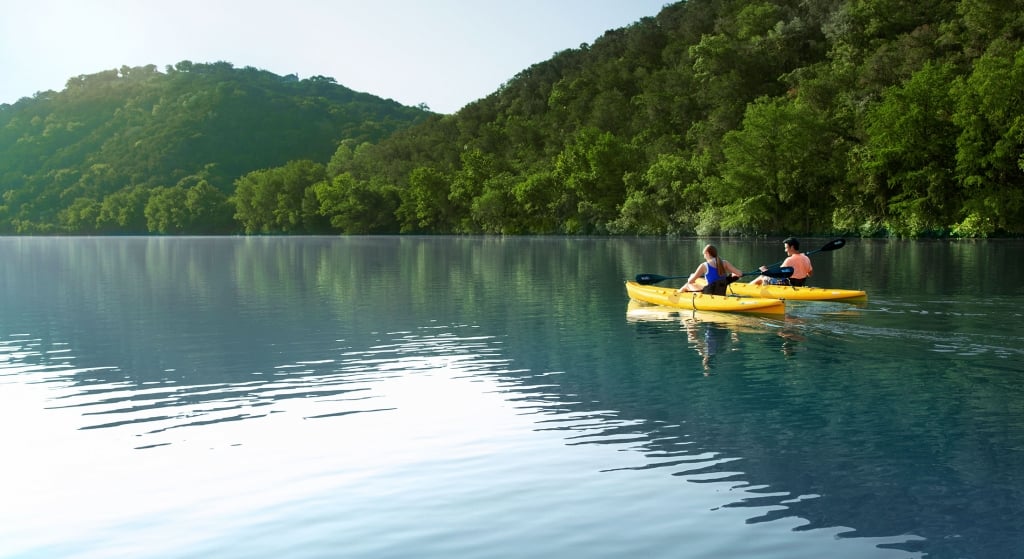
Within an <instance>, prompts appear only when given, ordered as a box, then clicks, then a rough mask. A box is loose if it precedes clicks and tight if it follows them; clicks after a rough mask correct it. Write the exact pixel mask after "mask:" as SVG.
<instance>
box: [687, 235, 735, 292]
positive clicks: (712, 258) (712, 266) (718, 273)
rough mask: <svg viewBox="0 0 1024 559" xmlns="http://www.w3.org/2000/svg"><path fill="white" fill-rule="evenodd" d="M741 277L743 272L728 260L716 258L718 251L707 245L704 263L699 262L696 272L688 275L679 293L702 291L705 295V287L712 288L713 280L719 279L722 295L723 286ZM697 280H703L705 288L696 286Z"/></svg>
mask: <svg viewBox="0 0 1024 559" xmlns="http://www.w3.org/2000/svg"><path fill="white" fill-rule="evenodd" d="M742 275H743V272H741V271H740V270H739V269H738V268H736V266H733V265H732V264H730V263H729V261H728V260H722V259H721V258H719V257H718V249H717V248H715V246H714V245H707V246H705V247H704V262H701V264H700V266H697V270H696V271H694V272H693V273H692V274H690V278H689V279H688V280H686V285H684V286H682V287H680V288H679V291H680V292H683V291H703V292H705V293H706V292H707V291H705V287H712V284H713V283H714V282H715V280H719V279H721V280H722V281H720V282H719V284H722V290H723V293H722V294H724V289H725V286H724V284H726V283H731V282H733V281H736V279H738V278H739V277H740V276H742ZM699 278H704V281H705V282H707V284H706V286H701V285H697V283H696V282H697V280H698V279H699ZM715 285H718V284H715Z"/></svg>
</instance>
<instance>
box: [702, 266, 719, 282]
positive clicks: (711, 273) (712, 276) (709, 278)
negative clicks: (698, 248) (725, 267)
mask: <svg viewBox="0 0 1024 559" xmlns="http://www.w3.org/2000/svg"><path fill="white" fill-rule="evenodd" d="M706 264H707V265H708V271H707V273H705V274H704V281H706V282H708V285H710V284H711V282H713V281H715V280H716V279H718V278H720V277H722V276H721V275H720V274H719V273H718V268H715V267H714V266H712V265H711V263H710V262H707V263H706Z"/></svg>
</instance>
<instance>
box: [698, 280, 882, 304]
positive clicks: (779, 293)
mask: <svg viewBox="0 0 1024 559" xmlns="http://www.w3.org/2000/svg"><path fill="white" fill-rule="evenodd" d="M700 281H703V280H700ZM727 290H728V293H729V294H730V295H739V296H740V297H758V298H767V299H786V300H789V301H839V300H850V301H865V300H867V298H868V294H867V293H866V292H864V291H858V290H856V289H829V288H825V287H793V286H791V285H754V284H752V283H741V282H738V281H736V282H733V283H730V284H729V287H728V288H727Z"/></svg>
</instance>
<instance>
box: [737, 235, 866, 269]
mask: <svg viewBox="0 0 1024 559" xmlns="http://www.w3.org/2000/svg"><path fill="white" fill-rule="evenodd" d="M844 246H846V239H832V240H831V241H829V242H827V243H825V246H823V247H821V248H816V249H814V250H809V251H807V252H805V253H804V254H805V255H807V256H810V255H812V254H814V253H816V252H829V251H832V250H837V249H840V248H843V247H844ZM785 261H786V259H785V258H783V259H782V260H779V261H778V262H776V263H774V264H769V265H767V266H765V268H769V269H771V268H774V267H776V266H778V265H780V264H782V263H783V262H785ZM753 274H761V275H765V276H767V275H768V274H767V273H766V272H762V271H760V270H757V271H756V272H747V273H745V274H743V275H744V276H747V275H753ZM769 277H772V276H769Z"/></svg>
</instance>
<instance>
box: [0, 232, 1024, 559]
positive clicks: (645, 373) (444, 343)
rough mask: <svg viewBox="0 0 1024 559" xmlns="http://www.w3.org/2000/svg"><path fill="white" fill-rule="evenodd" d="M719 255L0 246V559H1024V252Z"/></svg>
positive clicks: (294, 243)
mask: <svg viewBox="0 0 1024 559" xmlns="http://www.w3.org/2000/svg"><path fill="white" fill-rule="evenodd" d="M828 240H829V239H807V240H804V248H805V250H809V249H813V248H817V247H820V246H822V245H824V243H825V242H827V241H828ZM704 242H706V241H703V240H698V239H686V240H672V241H669V240H661V239H658V240H650V239H565V238H511V239H509V238H504V239H503V238H484V237H468V238H466V237H440V238H437V237H353V238H327V237H318V238H295V237H283V238H73V239H70V238H0V259H2V260H0V261H2V262H3V267H2V271H0V282H2V284H0V285H2V287H3V296H2V297H0V424H2V426H3V427H2V430H0V450H2V455H3V468H2V470H0V502H2V503H3V506H0V557H5V558H8V557H18V558H22V557H32V558H35V557H39V558H44V557H45V558H53V557H61V558H63V557H75V558H92V557H95V558H116V557H126V558H127V557H130V558H140V557H159V558H168V557H218V558H222V557H244V558H254V557H256V558H260V557H267V558H270V557H273V558H278V557H290V558H291V557H300V558H301V557H356V558H364V557H365V558H408V557H417V558H430V559H434V558H452V557H486V558H527V557H529V558H538V557H587V558H602V557H608V558H613V557H614V558H620V557H656V558H661V557H664V558H705V557H706V558H712V557H713V558H732V557H756V558H759V559H764V558H768V559H794V558H815V559H820V558H825V557H828V558H857V559H861V558H904V557H933V558H947V557H949V558H990V557H991V558H1008V557H1021V556H1022V551H1021V550H1024V529H1022V526H1024V524H1022V522H1024V521H1022V518H1024V365H1022V363H1024V326H1022V324H1024V316H1022V310H1021V305H1022V304H1024V281H1022V280H1021V278H1022V277H1024V264H1022V262H1024V259H1022V258H1021V257H1020V255H1021V254H1022V253H1024V250H1022V249H1024V242H1022V241H984V242H908V241H867V240H857V239H849V240H848V244H847V246H846V247H845V248H843V249H841V250H837V251H833V252H822V253H818V254H815V255H812V260H813V261H814V264H815V269H816V273H815V276H814V281H813V284H814V285H818V286H826V287H843V288H863V289H866V290H867V291H868V293H869V300H868V302H867V303H864V304H860V305H852V304H845V303H790V304H789V305H788V306H787V313H786V315H785V317H784V318H782V317H764V316H761V317H759V316H731V315H713V314H710V315H709V314H698V315H693V314H690V313H681V314H680V313H669V312H659V311H657V310H654V311H652V310H650V309H643V308H639V309H638V308H634V307H633V306H631V305H630V304H629V302H628V298H627V297H626V292H625V289H624V286H623V280H624V279H627V278H631V277H633V276H634V275H636V274H638V273H641V272H649V273H656V274H662V275H677V274H678V275H683V274H688V273H689V272H691V271H692V270H693V269H694V268H695V267H696V266H697V264H699V263H700V261H701V256H700V253H701V249H702V247H703V244H704ZM714 242H715V244H717V245H718V246H719V247H720V250H721V253H722V255H723V256H724V257H725V258H726V259H728V260H730V261H732V262H733V263H734V264H736V265H737V266H739V267H740V268H741V269H744V270H754V269H756V268H757V266H759V265H761V264H767V263H771V262H775V261H778V260H781V259H782V258H783V257H784V256H785V254H784V253H783V252H782V245H781V242H780V241H778V240H727V239H722V240H715V241H714ZM665 284H666V285H672V283H671V282H665ZM678 284H679V283H678V282H677V283H676V284H675V285H678Z"/></svg>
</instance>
